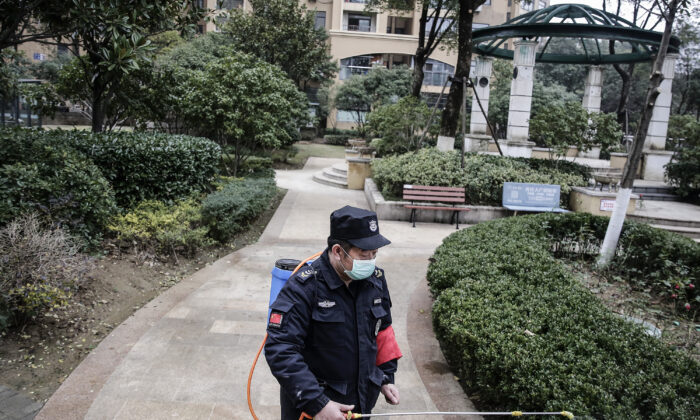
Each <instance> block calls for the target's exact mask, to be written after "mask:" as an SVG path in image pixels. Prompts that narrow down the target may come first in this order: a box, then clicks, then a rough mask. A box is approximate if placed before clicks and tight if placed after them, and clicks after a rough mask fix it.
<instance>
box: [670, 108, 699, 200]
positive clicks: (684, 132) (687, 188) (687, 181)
mask: <svg viewBox="0 0 700 420" xmlns="http://www.w3.org/2000/svg"><path fill="white" fill-rule="evenodd" d="M688 117H690V118H688ZM671 133H672V134H673V136H675V137H674V139H676V141H677V139H680V138H683V139H684V140H683V142H682V143H681V144H680V147H677V148H676V155H675V156H674V160H673V161H672V162H671V163H669V164H668V165H666V175H667V176H668V179H669V181H670V183H671V184H672V185H673V186H675V187H676V188H675V189H676V194H678V195H679V196H681V197H683V198H684V199H686V200H689V201H700V122H698V121H697V120H695V119H694V118H693V117H691V116H689V115H686V116H682V117H681V116H675V115H674V116H673V117H671V122H669V137H671Z"/></svg>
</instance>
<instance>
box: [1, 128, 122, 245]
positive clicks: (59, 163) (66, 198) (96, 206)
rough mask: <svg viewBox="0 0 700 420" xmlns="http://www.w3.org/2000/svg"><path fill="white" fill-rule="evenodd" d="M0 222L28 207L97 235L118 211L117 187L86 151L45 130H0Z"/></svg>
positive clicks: (87, 234) (82, 233)
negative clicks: (56, 139) (54, 137)
mask: <svg viewBox="0 0 700 420" xmlns="http://www.w3.org/2000/svg"><path fill="white" fill-rule="evenodd" d="M0 162H2V166H0V225H2V224H6V223H8V222H9V221H11V220H13V219H15V218H17V217H19V216H20V215H22V214H24V213H27V212H36V213H38V214H39V215H40V216H41V217H42V218H43V219H44V220H45V221H48V222H50V223H51V224H53V225H55V226H64V227H67V228H68V229H69V230H70V231H71V232H72V233H74V234H77V235H80V236H82V237H83V238H84V239H86V240H88V241H94V240H96V239H98V238H99V237H100V235H101V232H102V230H103V228H104V226H105V225H106V223H107V221H108V220H109V218H110V217H111V216H112V215H113V214H114V213H115V212H116V205H115V200H114V192H113V191H112V188H111V186H110V184H109V182H107V180H106V179H105V177H104V176H103V175H102V172H101V171H100V169H99V168H98V167H97V166H96V165H95V164H94V163H93V162H92V161H91V160H90V159H88V158H86V157H85V156H84V155H83V154H81V153H79V152H78V151H76V150H75V149H73V148H71V147H69V146H67V145H66V144H63V143H60V142H58V143H57V142H53V141H52V139H51V138H50V137H48V136H46V135H45V132H41V131H32V130H24V129H6V130H0Z"/></svg>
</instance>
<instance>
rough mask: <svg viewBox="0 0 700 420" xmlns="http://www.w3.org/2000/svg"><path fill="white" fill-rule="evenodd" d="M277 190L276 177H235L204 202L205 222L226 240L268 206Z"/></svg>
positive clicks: (215, 236)
mask: <svg viewBox="0 0 700 420" xmlns="http://www.w3.org/2000/svg"><path fill="white" fill-rule="evenodd" d="M276 192H277V187H276V185H275V180H274V178H245V179H234V180H232V181H231V182H229V183H228V184H226V185H224V186H223V188H222V189H221V190H219V191H216V192H213V193H211V194H209V195H208V196H207V197H206V198H205V199H204V201H203V202H202V222H203V223H204V225H205V226H208V228H209V231H210V235H211V237H213V238H214V239H216V240H218V241H220V242H225V241H227V240H229V239H231V238H232V237H233V236H234V235H235V234H236V233H238V232H240V231H242V230H243V229H245V228H246V227H248V225H249V224H250V222H251V221H253V220H254V219H255V218H256V217H258V216H259V215H260V214H261V213H262V212H263V211H264V210H265V209H267V208H268V206H269V205H270V202H271V201H272V198H273V197H274V196H275V194H276Z"/></svg>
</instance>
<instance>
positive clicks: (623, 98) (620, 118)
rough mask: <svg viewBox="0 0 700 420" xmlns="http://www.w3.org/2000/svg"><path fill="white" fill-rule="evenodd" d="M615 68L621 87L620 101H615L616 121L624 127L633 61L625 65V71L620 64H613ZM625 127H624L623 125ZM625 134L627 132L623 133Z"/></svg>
mask: <svg viewBox="0 0 700 420" xmlns="http://www.w3.org/2000/svg"><path fill="white" fill-rule="evenodd" d="M614 67H615V70H616V71H617V73H618V74H619V75H620V78H621V79H622V88H621V89H620V101H619V102H618V103H617V110H616V111H615V113H616V114H617V122H618V123H620V125H622V126H623V127H625V119H626V118H625V115H626V114H627V101H628V100H629V97H630V88H631V87H632V83H631V79H632V73H633V72H634V63H631V64H629V65H628V66H627V71H625V70H624V69H623V68H622V66H621V65H619V64H615V65H614ZM625 128H626V127H625ZM625 134H627V133H625Z"/></svg>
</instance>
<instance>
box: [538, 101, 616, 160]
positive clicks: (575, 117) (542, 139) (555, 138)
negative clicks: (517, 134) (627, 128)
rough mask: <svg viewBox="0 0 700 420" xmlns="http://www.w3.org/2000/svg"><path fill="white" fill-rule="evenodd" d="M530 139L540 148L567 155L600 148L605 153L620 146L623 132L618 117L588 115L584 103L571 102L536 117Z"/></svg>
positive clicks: (546, 107)
mask: <svg viewBox="0 0 700 420" xmlns="http://www.w3.org/2000/svg"><path fill="white" fill-rule="evenodd" d="M530 137H531V138H532V139H533V140H534V141H535V143H537V144H538V145H539V146H544V147H551V148H552V149H554V150H555V151H556V152H557V154H559V155H564V154H566V149H567V148H568V146H576V147H578V149H579V150H581V151H586V150H590V149H591V147H592V146H593V145H600V146H601V151H607V150H608V148H610V147H611V146H613V145H615V144H619V142H620V139H621V138H622V130H621V128H620V124H619V123H618V122H617V121H616V117H615V115H614V114H605V113H601V112H588V111H586V109H585V108H583V106H582V105H581V103H580V102H567V103H565V104H557V103H554V104H550V105H547V106H545V107H544V109H543V110H542V112H539V113H538V114H537V115H536V116H535V117H533V118H532V120H531V121H530Z"/></svg>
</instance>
